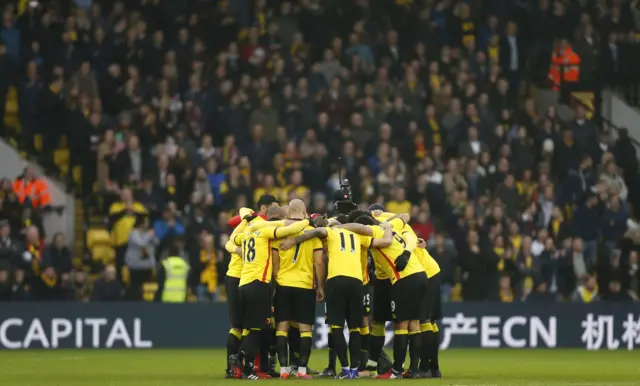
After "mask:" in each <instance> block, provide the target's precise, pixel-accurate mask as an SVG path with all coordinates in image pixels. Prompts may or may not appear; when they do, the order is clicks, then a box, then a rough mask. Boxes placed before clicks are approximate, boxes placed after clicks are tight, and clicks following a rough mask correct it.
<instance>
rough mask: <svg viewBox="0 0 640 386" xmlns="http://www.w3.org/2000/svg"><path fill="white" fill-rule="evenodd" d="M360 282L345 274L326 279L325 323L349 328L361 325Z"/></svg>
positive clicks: (361, 290)
mask: <svg viewBox="0 0 640 386" xmlns="http://www.w3.org/2000/svg"><path fill="white" fill-rule="evenodd" d="M363 288H364V287H363V286H362V282H361V281H360V280H358V279H355V278H352V277H347V276H336V277H332V278H331V279H329V280H327V284H326V289H325V294H326V295H325V296H326V298H327V306H326V310H327V324H329V325H330V326H344V322H345V321H346V322H347V326H349V328H360V327H361V326H362V293H363V291H364V290H363Z"/></svg>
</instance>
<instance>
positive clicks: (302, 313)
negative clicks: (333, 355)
mask: <svg viewBox="0 0 640 386" xmlns="http://www.w3.org/2000/svg"><path fill="white" fill-rule="evenodd" d="M293 304H294V305H295V310H294V319H296V320H297V321H298V328H299V331H300V346H299V347H300V348H299V358H298V369H297V376H298V378H305V379H306V378H308V377H309V376H308V375H307V365H308V364H309V357H310V356H311V344H312V337H313V334H312V328H313V324H314V322H315V319H316V291H315V290H307V289H302V288H300V289H297V290H296V296H295V299H294V300H293Z"/></svg>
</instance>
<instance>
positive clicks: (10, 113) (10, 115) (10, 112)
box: [2, 86, 20, 128]
mask: <svg viewBox="0 0 640 386" xmlns="http://www.w3.org/2000/svg"><path fill="white" fill-rule="evenodd" d="M4 109H5V110H4V117H2V118H3V121H4V124H5V125H6V126H7V127H11V128H15V127H17V126H18V124H19V122H20V119H19V115H18V110H19V105H18V90H17V89H16V88H15V87H13V86H11V87H9V90H7V96H6V100H5V104H4Z"/></svg>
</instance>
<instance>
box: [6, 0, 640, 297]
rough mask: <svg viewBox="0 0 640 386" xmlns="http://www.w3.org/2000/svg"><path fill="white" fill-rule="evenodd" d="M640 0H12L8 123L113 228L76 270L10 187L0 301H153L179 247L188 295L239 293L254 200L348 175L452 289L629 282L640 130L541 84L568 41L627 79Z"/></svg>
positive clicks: (606, 287) (611, 77) (479, 291)
mask: <svg viewBox="0 0 640 386" xmlns="http://www.w3.org/2000/svg"><path fill="white" fill-rule="evenodd" d="M638 6H639V4H638V2H637V1H621V0H612V1H562V0H555V1H552V0H539V1H533V0H531V1H502V0H492V1H473V2H470V1H462V0H461V1H455V0H422V1H419V0H415V1H412V0H396V1H391V0H384V1H383V0H380V1H371V0H358V1H353V2H352V1H328V2H321V1H318V0H300V1H289V0H283V1H278V2H275V1H266V0H255V1H250V0H233V1H225V0H190V1H187V0H137V1H127V2H124V1H99V0H82V1H80V0H76V1H64V0H50V1H45V0H41V1H31V2H29V1H23V0H18V1H13V2H9V4H8V5H6V6H5V8H4V9H3V18H2V26H1V27H0V73H2V74H3V76H2V77H0V109H2V113H3V114H1V115H4V116H5V119H4V122H3V123H1V125H2V126H1V127H2V130H1V134H2V135H3V136H4V137H5V138H7V139H9V140H10V142H12V143H14V144H16V146H18V147H19V148H20V149H22V150H23V151H25V152H27V153H28V154H29V155H30V156H32V157H34V158H35V159H36V160H37V161H38V162H39V163H41V164H42V165H44V166H45V167H47V168H48V166H51V168H52V169H55V170H57V172H58V173H60V175H67V176H68V175H70V174H72V172H71V170H73V171H74V173H73V174H74V180H75V181H76V184H75V193H76V194H78V195H79V196H80V197H81V198H82V199H83V201H84V202H85V204H86V206H87V208H88V209H87V211H88V212H89V213H91V214H92V215H99V216H104V217H106V218H107V221H106V223H107V227H108V230H109V232H110V236H109V240H108V244H109V245H108V247H107V249H106V252H105V249H104V248H102V247H101V248H102V249H100V257H99V258H98V257H97V254H98V248H87V257H86V258H84V257H82V258H80V260H81V261H80V264H75V266H74V264H72V263H71V262H72V260H73V259H72V256H71V252H70V250H69V248H68V247H66V246H65V240H64V238H63V237H62V236H56V237H55V238H54V240H55V241H54V242H53V243H52V244H51V245H44V243H43V241H42V240H43V232H44V231H45V230H44V229H42V227H38V224H37V220H35V219H34V220H32V219H31V217H38V216H37V214H38V212H39V210H34V209H35V208H37V209H40V206H42V207H46V206H47V203H46V202H44V203H38V204H36V203H31V200H27V201H25V200H24V199H23V198H24V196H25V194H24V190H19V189H17V188H16V184H12V183H11V181H8V180H7V181H3V183H2V191H1V192H0V193H1V194H2V199H1V203H2V204H1V213H2V215H1V216H0V218H2V219H4V220H3V221H2V222H1V223H0V238H1V241H0V244H1V245H2V247H1V249H0V299H4V300H8V299H11V300H21V299H41V300H45V299H76V300H83V301H86V300H90V299H93V300H102V301H106V300H119V299H123V298H127V299H131V300H140V299H142V298H147V296H146V295H145V287H146V286H147V285H148V283H153V282H154V280H155V277H156V274H157V270H158V267H159V266H160V265H161V262H162V261H163V259H164V258H165V257H166V256H168V255H169V254H172V255H173V254H176V253H177V254H178V255H179V256H181V257H182V258H184V259H185V260H186V261H188V263H189V265H190V266H191V271H190V277H189V287H190V293H191V294H192V297H193V298H197V299H200V300H203V301H212V300H224V298H225V294H224V290H223V289H222V287H223V286H222V283H223V282H224V276H225V271H226V266H227V263H228V260H229V256H228V253H227V252H226V251H225V250H224V245H225V244H226V242H227V240H228V235H229V234H230V233H231V229H230V227H229V226H228V224H227V223H228V220H229V219H230V218H231V217H232V216H233V215H234V214H235V212H236V211H237V208H241V207H255V205H256V203H257V200H258V198H259V197H261V196H262V195H265V194H269V195H273V196H275V197H277V198H279V199H281V200H282V201H283V202H284V201H289V200H290V199H293V198H301V199H302V200H303V201H304V202H305V204H306V205H307V207H309V208H310V210H312V211H313V212H321V213H324V212H327V211H328V208H331V206H330V204H331V202H332V201H333V199H334V198H333V197H332V196H331V193H332V192H333V191H335V190H336V189H338V188H339V183H340V176H342V177H343V178H348V179H349V180H350V181H351V183H352V187H353V198H354V201H355V202H360V203H363V204H365V206H368V204H371V203H385V206H386V208H387V210H388V211H392V212H396V213H409V214H410V215H411V225H412V227H413V228H414V229H415V230H416V233H417V234H418V236H419V237H420V238H423V239H425V240H429V251H430V252H431V254H432V255H433V256H434V258H436V260H437V261H438V263H439V264H440V266H441V267H442V277H443V291H442V298H443V300H444V301H460V300H476V301H481V300H498V301H503V302H513V301H521V300H526V301H532V300H540V301H553V300H574V301H579V302H590V301H593V300H596V299H600V298H602V299H608V300H631V299H634V300H635V299H636V298H637V295H638V290H639V289H640V288H639V286H640V280H639V279H640V273H639V272H640V270H638V254H637V251H636V250H637V249H638V247H637V246H638V243H640V227H639V226H638V224H637V223H636V222H635V220H634V218H636V214H635V211H634V207H638V198H639V194H640V191H639V190H638V186H637V184H638V182H637V181H638V179H637V178H636V177H637V173H638V165H637V158H636V154H635V150H634V147H633V145H632V144H631V141H630V139H629V138H628V137H627V136H626V135H625V133H624V132H621V133H614V132H613V131H612V130H613V129H612V128H610V127H607V126H606V125H602V124H600V123H599V122H597V121H592V120H590V119H589V116H590V114H589V111H587V109H586V108H584V107H583V106H580V105H578V106H577V107H576V108H575V111H574V114H572V118H571V120H569V121H566V120H562V119H560V117H559V114H558V113H557V109H556V107H555V106H551V107H549V108H548V109H547V110H546V111H541V110H540V107H539V106H537V105H536V102H535V98H533V95H534V91H535V90H536V89H540V88H549V87H553V84H552V82H550V79H549V78H550V76H551V78H552V79H551V80H552V81H553V80H555V78H554V77H555V73H551V72H550V71H549V69H550V64H552V58H553V55H554V54H553V52H554V50H558V49H567V48H568V47H569V48H570V49H572V52H574V53H575V55H577V56H578V57H579V59H580V67H579V69H580V79H584V80H585V82H587V81H588V82H590V83H589V84H591V85H593V84H595V82H596V80H598V81H602V80H603V79H605V80H607V82H608V83H610V84H615V82H616V81H617V79H620V77H622V76H625V71H627V70H626V69H627V68H628V67H630V66H631V65H630V64H629V63H630V59H629V57H630V56H629V54H628V52H630V51H629V50H630V49H629V47H631V46H633V45H634V44H636V39H637V37H636V32H637V31H639V30H640V28H639V27H640V18H638V17H637V16H638V14H639V11H638ZM559 47H560V48H559ZM625 55H626V56H625ZM625 58H626V59H625ZM12 118H15V120H12ZM36 137H37V138H40V139H41V141H40V140H39V141H33V140H32V138H36ZM65 149H66V151H67V152H66V153H64V152H63V150H65ZM61 151H62V152H61ZM65 154H66V157H65ZM75 170H79V172H78V173H75ZM76 174H78V175H76ZM6 177H10V178H13V177H14V176H6ZM30 178H33V177H30ZM33 189H35V190H37V189H40V190H38V192H39V193H37V197H39V199H38V200H37V201H40V197H45V198H46V194H45V193H46V192H45V191H43V190H42V189H46V187H44V188H43V187H42V186H40V187H39V188H38V187H36V185H35V183H34V187H33ZM34 194H35V193H34ZM27 195H29V194H27ZM21 197H23V198H21ZM88 217H89V216H88ZM87 222H88V226H89V231H90V232H91V231H92V230H94V229H96V225H95V223H92V222H91V219H89V218H88V219H87ZM97 229H99V227H98V228H97ZM170 252H171V253H170ZM76 258H78V257H77V256H76ZM96 261H99V263H100V264H99V268H96V267H95V263H96ZM82 265H85V266H87V265H88V266H90V267H91V269H92V271H91V272H94V273H95V272H96V269H99V270H100V271H102V270H103V271H104V272H102V273H101V276H100V279H98V280H97V281H94V280H90V277H91V276H92V275H91V274H87V272H86V270H85V269H83V268H82ZM103 268H104V269H103ZM156 298H158V297H157V296H156ZM151 299H152V297H151V298H148V300H151Z"/></svg>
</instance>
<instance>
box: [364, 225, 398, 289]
mask: <svg viewBox="0 0 640 386" xmlns="http://www.w3.org/2000/svg"><path fill="white" fill-rule="evenodd" d="M392 216H394V214H393V213H388V212H387V213H382V215H380V216H373V218H375V219H376V220H378V221H386V220H388V219H390V218H391V217H392ZM392 226H393V225H392ZM369 253H371V252H369ZM371 257H372V260H373V266H374V268H375V269H374V275H375V276H376V280H381V281H382V280H388V279H389V276H388V275H387V272H385V270H384V268H383V266H381V265H380V262H379V261H378V260H376V259H374V258H373V254H372V255H371Z"/></svg>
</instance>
